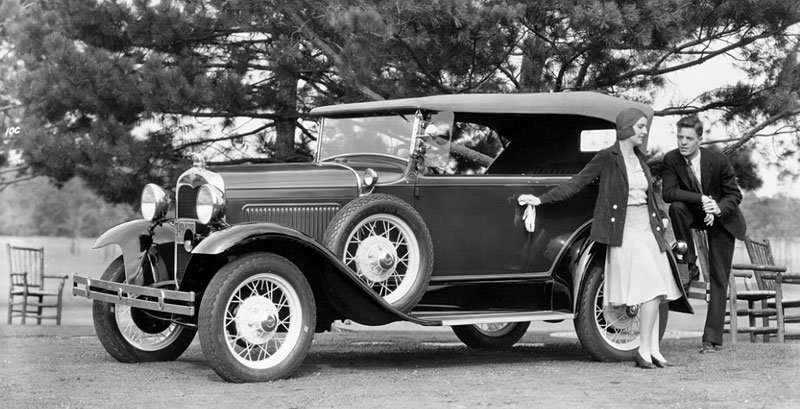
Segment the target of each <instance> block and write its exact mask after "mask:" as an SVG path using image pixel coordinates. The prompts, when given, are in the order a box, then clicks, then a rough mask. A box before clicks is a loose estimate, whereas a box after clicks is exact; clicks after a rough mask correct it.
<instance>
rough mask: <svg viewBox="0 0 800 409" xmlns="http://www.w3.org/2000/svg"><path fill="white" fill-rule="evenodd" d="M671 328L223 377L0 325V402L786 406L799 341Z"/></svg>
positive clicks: (196, 352)
mask: <svg viewBox="0 0 800 409" xmlns="http://www.w3.org/2000/svg"><path fill="white" fill-rule="evenodd" d="M698 344H699V339H698V338H696V337H689V338H670V339H667V340H665V341H664V342H663V349H664V352H665V353H664V355H665V356H666V357H667V358H668V359H670V360H671V361H672V362H673V363H674V364H676V367H674V368H668V369H657V370H650V371H645V370H641V369H637V368H634V367H633V366H632V364H631V363H627V362H624V363H600V362H594V361H592V360H591V359H590V358H589V356H588V354H587V353H586V352H584V351H583V349H582V348H581V346H580V344H579V343H578V342H577V340H575V339H571V338H563V337H554V336H552V334H550V333H548V332H545V331H536V330H535V331H529V332H528V334H527V335H526V336H525V337H524V338H523V339H522V341H521V344H520V345H518V346H516V347H514V348H513V349H511V350H507V351H476V350H470V349H467V348H466V347H465V346H463V345H462V344H460V343H459V342H458V340H457V339H456V338H455V336H454V335H452V333H451V332H449V331H433V332H431V331H414V332H409V331H403V332H398V331H347V330H345V331H339V332H332V333H324V334H317V337H316V338H315V341H314V345H313V347H312V350H311V354H310V355H309V356H308V357H307V358H306V360H305V362H304V364H303V365H302V366H301V367H300V369H299V371H298V372H297V373H295V375H294V377H293V378H291V379H288V380H282V381H276V382H271V383H262V384H244V385H239V384H229V383H225V382H224V381H222V379H220V378H219V377H218V376H217V375H216V374H215V373H214V372H213V371H212V370H211V368H210V367H209V366H208V365H207V364H206V361H205V358H204V357H203V353H202V350H201V348H200V345H199V343H198V341H197V340H195V342H194V343H193V344H192V346H191V347H190V348H189V350H188V351H187V352H186V353H185V354H184V355H183V356H182V357H180V358H179V359H178V360H177V361H175V362H167V363H154V364H122V363H119V362H117V361H114V360H113V359H112V358H111V357H110V356H109V355H108V354H107V353H106V352H105V351H104V350H103V348H102V347H101V346H100V344H99V342H98V341H97V338H96V336H95V335H94V330H93V328H92V327H91V326H87V325H67V326H61V327H56V326H52V325H49V326H32V325H27V326H20V325H13V326H8V325H5V324H0V396H1V397H2V398H0V399H2V401H3V402H2V403H1V404H0V405H1V406H2V407H4V408H51V407H54V408H61V407H63V408H72V407H75V408H86V407H118V408H126V407H147V408H173V407H278V408H415V409H419V408H488V407H493V408H523V407H525V408H527V407H537V406H538V407H546V408H551V407H552V408H575V407H581V408H643V407H659V408H661V407H675V408H729V407H745V408H760V407H769V408H797V407H800V384H798V375H800V341H790V342H788V343H786V344H775V343H771V344H760V343H758V344H751V343H749V342H746V339H745V338H741V339H740V342H738V343H736V344H735V345H734V346H731V345H730V344H727V345H726V348H725V349H724V350H722V351H720V352H718V353H716V354H707V355H700V354H698V352H697V347H698Z"/></svg>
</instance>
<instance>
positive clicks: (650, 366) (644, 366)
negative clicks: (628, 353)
mask: <svg viewBox="0 0 800 409" xmlns="http://www.w3.org/2000/svg"><path fill="white" fill-rule="evenodd" d="M633 360H634V361H635V362H636V366H637V367H639V368H642V369H655V368H656V366H655V365H653V364H652V363H650V362H647V361H645V360H644V358H643V357H642V356H641V355H639V352H638V351H637V352H636V355H635V356H634V358H633Z"/></svg>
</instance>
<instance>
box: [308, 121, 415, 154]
mask: <svg viewBox="0 0 800 409" xmlns="http://www.w3.org/2000/svg"><path fill="white" fill-rule="evenodd" d="M413 133H414V115H413V114H408V115H399V114H394V115H390V116H367V117H358V118H325V119H324V120H323V121H322V129H321V130H320V133H319V140H318V142H317V143H319V144H320V147H319V157H318V160H319V161H324V160H327V159H331V158H335V157H338V156H342V155H358V154H366V155H374V154H380V155H389V156H395V157H398V158H400V159H403V160H408V158H409V154H410V149H411V136H412V135H413Z"/></svg>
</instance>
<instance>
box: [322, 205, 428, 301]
mask: <svg viewBox="0 0 800 409" xmlns="http://www.w3.org/2000/svg"><path fill="white" fill-rule="evenodd" d="M323 243H324V244H325V246H326V247H328V248H329V249H330V250H331V251H332V252H333V253H334V254H337V255H338V256H339V257H340V258H341V260H342V261H343V262H344V264H345V265H347V267H349V268H350V270H352V271H353V273H354V274H355V276H356V277H357V278H358V279H359V280H361V281H362V282H363V283H364V284H365V285H366V286H367V287H369V288H371V289H372V291H374V292H375V293H376V294H377V295H379V296H380V297H382V298H383V299H384V300H385V301H386V302H387V303H389V304H391V305H392V306H394V307H395V308H397V309H399V310H401V311H406V312H407V311H410V310H411V309H412V308H413V307H414V305H416V304H417V302H419V300H420V299H421V298H422V296H423V295H424V294H425V291H426V290H427V288H428V280H429V279H430V276H431V272H432V271H433V242H432V240H431V236H430V233H429V232H428V228H427V227H426V226H425V222H424V221H423V220H422V217H421V216H420V215H419V213H417V211H416V210H414V208H412V207H411V206H410V205H409V204H408V203H406V202H404V201H403V200H401V199H399V198H397V197H394V196H391V195H386V194H373V195H367V196H363V197H359V198H357V199H355V200H353V201H351V202H350V203H348V204H347V205H346V206H344V207H343V208H342V209H341V210H339V212H338V213H337V214H336V216H335V217H334V218H333V220H331V223H330V224H329V225H328V229H327V230H326V231H325V236H324V237H323Z"/></svg>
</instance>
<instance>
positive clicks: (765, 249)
mask: <svg viewBox="0 0 800 409" xmlns="http://www.w3.org/2000/svg"><path fill="white" fill-rule="evenodd" d="M745 246H746V248H747V255H748V256H749V258H750V264H734V265H733V267H732V270H733V271H732V274H731V278H730V280H731V282H730V289H729V298H730V300H729V306H730V317H731V319H730V333H731V335H732V336H731V338H732V340H735V338H736V337H735V334H737V333H749V334H750V341H751V342H755V341H756V340H757V336H758V335H761V336H762V339H763V342H769V340H770V337H771V336H773V335H774V336H775V337H776V338H777V340H778V342H784V339H785V338H787V337H791V338H796V337H798V336H800V334H786V323H787V322H800V314H786V309H787V308H797V307H800V299H786V298H784V294H783V286H784V285H786V284H800V274H789V273H786V267H784V266H780V265H776V264H775V260H774V259H773V257H772V248H771V247H770V243H769V240H763V241H759V240H753V239H751V238H750V237H746V238H745ZM737 279H739V280H740V281H744V289H743V290H739V289H738V288H737ZM739 300H745V301H747V308H741V307H739V305H738V301H739ZM739 316H747V317H748V321H749V326H747V327H739V326H738V323H737V320H736V317H739ZM759 321H760V325H759ZM771 321H775V326H772V325H771Z"/></svg>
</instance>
